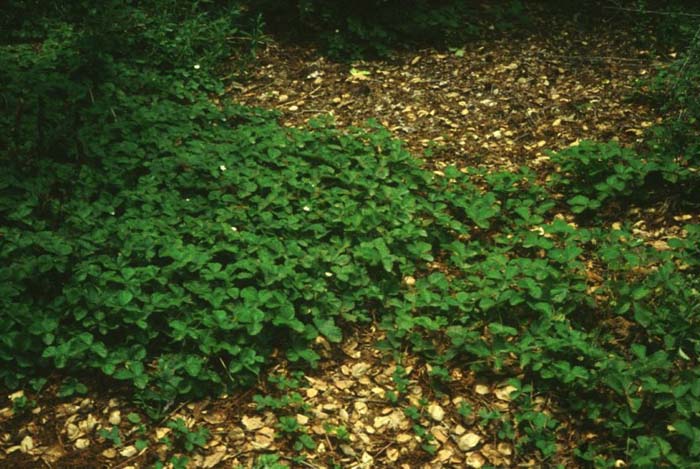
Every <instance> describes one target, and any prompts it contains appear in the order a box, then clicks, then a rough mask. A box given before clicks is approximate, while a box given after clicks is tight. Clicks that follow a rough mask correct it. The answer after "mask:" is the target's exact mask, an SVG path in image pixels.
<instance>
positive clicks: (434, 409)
mask: <svg viewBox="0 0 700 469" xmlns="http://www.w3.org/2000/svg"><path fill="white" fill-rule="evenodd" d="M428 414H430V418H432V419H433V420H435V421H436V422H442V419H443V418H445V411H444V410H443V408H442V407H440V406H439V405H438V404H430V405H429V406H428Z"/></svg>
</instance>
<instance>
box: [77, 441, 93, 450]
mask: <svg viewBox="0 0 700 469" xmlns="http://www.w3.org/2000/svg"><path fill="white" fill-rule="evenodd" d="M88 446H90V440H88V439H87V438H78V439H77V440H75V447H76V448H77V449H85V448H87V447H88Z"/></svg>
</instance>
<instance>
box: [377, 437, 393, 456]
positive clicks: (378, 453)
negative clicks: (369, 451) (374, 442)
mask: <svg viewBox="0 0 700 469" xmlns="http://www.w3.org/2000/svg"><path fill="white" fill-rule="evenodd" d="M392 446H394V442H393V441H390V442H389V443H387V444H386V445H384V447H383V448H381V449H380V450H379V451H377V452H376V453H374V459H376V458H378V457H379V456H380V455H381V454H382V453H383V452H384V451H386V450H387V449H389V448H391V447H392Z"/></svg>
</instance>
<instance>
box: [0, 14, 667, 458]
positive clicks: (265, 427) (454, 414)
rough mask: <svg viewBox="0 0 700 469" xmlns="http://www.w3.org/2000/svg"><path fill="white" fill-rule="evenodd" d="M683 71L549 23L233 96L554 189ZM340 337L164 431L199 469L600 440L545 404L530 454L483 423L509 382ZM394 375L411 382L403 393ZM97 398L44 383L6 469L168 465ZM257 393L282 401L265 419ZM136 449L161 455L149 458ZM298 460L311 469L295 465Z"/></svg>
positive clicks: (314, 68)
mask: <svg viewBox="0 0 700 469" xmlns="http://www.w3.org/2000/svg"><path fill="white" fill-rule="evenodd" d="M673 56H674V55H673V51H669V52H668V53H667V54H666V55H659V53H658V52H654V51H650V50H641V49H639V48H637V46H636V45H635V32H633V31H628V30H624V29H619V28H618V27H617V26H616V24H614V23H612V22H611V23H601V24H599V25H598V26H596V28H595V29H593V30H586V31H582V30H580V29H579V27H578V26H577V24H576V23H574V22H573V21H570V20H569V19H564V18H559V19H557V18H551V17H549V18H546V20H545V19H540V20H538V19H535V24H534V25H533V26H532V27H531V28H530V31H529V32H528V33H527V34H524V33H520V34H511V35H507V37H502V38H500V39H488V40H486V39H484V40H480V41H475V42H471V43H469V44H466V45H465V46H464V47H463V48H461V49H458V50H441V51H438V50H435V49H423V50H418V51H411V52H397V53H396V54H395V55H394V56H393V57H392V58H391V59H389V60H376V61H360V62H355V63H352V64H341V63H335V62H332V61H330V60H328V59H326V58H323V57H319V55H318V54H317V52H316V51H314V50H312V49H310V48H304V47H300V46H293V45H285V44H280V43H274V42H273V43H271V44H269V45H268V47H267V48H266V49H265V50H264V51H261V53H260V57H259V63H258V64H257V65H256V66H255V68H254V70H252V71H251V72H250V76H249V79H248V80H247V81H246V82H245V83H243V84H236V85H235V86H233V87H231V89H230V96H231V99H232V100H233V101H235V102H237V103H241V104H245V105H250V106H260V107H264V108H273V109H277V110H279V111H280V117H279V119H280V121H281V122H282V123H283V124H285V125H289V126H304V125H306V123H307V121H308V120H309V119H311V118H313V117H316V116H319V115H327V114H332V115H333V116H334V117H335V125H336V126H338V127H341V128H342V127H344V126H348V125H362V123H363V122H364V121H365V120H366V119H368V118H374V119H377V120H378V121H379V122H380V123H381V124H383V125H384V126H386V127H387V128H388V129H390V130H391V131H392V132H393V133H394V135H395V136H396V137H398V138H400V139H402V140H404V141H405V142H406V145H407V148H408V149H409V150H410V151H411V152H412V153H413V154H414V155H416V157H418V158H421V159H423V161H424V162H425V165H426V166H427V167H429V168H430V169H432V170H433V171H440V170H441V169H442V168H444V167H445V166H446V165H450V164H454V165H457V166H458V167H463V166H485V167H488V168H499V169H511V168H515V167H517V166H519V165H523V164H524V165H529V166H531V167H533V168H535V169H536V170H538V172H540V174H546V172H547V168H548V157H547V154H546V150H558V149H562V148H565V147H568V146H570V145H572V144H574V143H575V142H577V141H580V140H584V139H590V140H599V141H607V140H610V139H619V140H620V141H621V142H622V143H625V144H630V145H634V144H635V143H638V142H640V141H641V138H642V135H643V133H644V130H645V129H646V128H648V127H650V126H652V125H653V124H654V123H656V122H659V120H660V116H659V115H658V114H657V113H656V112H655V110H654V109H652V108H650V107H648V106H646V105H645V104H643V103H640V102H639V101H635V100H633V99H630V97H631V96H632V94H633V93H634V83H635V81H636V80H637V79H639V78H644V77H646V76H648V75H649V74H652V73H654V70H655V67H656V66H658V65H661V64H664V63H667V62H668V61H670V60H672V58H673ZM346 336H347V338H346V340H345V341H344V342H343V343H342V344H341V345H340V346H331V345H329V344H328V343H327V342H324V341H322V340H321V341H319V343H318V349H319V352H320V353H321V354H322V356H323V359H322V361H321V364H320V366H319V368H318V369H316V370H310V371H305V372H304V373H303V375H297V377H296V378H293V377H292V374H291V372H290V371H289V369H288V366H287V364H286V363H285V362H284V361H282V360H278V361H277V365H275V366H274V367H273V368H272V369H271V370H270V374H271V375H272V374H274V375H277V376H286V377H288V378H289V379H290V382H287V383H285V382H284V380H283V381H282V382H279V380H277V381H278V383H277V384H274V383H271V382H268V381H267V380H261V381H260V383H259V385H258V386H257V387H256V388H253V389H249V390H247V391H244V392H240V393H237V394H232V395H228V396H222V397H220V398H218V399H211V400H206V401H202V402H189V403H185V404H183V405H181V406H177V407H176V408H173V409H171V410H170V412H169V415H168V416H167V418H168V419H171V420H172V419H175V418H178V417H179V418H182V419H184V420H185V422H186V424H187V426H188V428H190V429H194V428H197V427H199V426H203V427H206V428H207V429H208V430H209V432H210V434H211V436H210V438H209V439H208V441H207V442H206V444H205V445H204V447H203V448H201V449H198V450H197V451H195V452H194V453H192V454H189V455H188V457H189V458H190V465H189V466H188V467H203V468H212V467H238V465H241V466H242V467H280V466H274V465H264V464H262V463H261V462H260V459H259V458H260V456H261V455H264V454H276V455H278V457H279V462H280V463H284V464H287V465H289V466H290V467H312V468H322V467H323V468H325V467H347V468H370V467H402V468H414V467H430V468H433V467H435V468H439V467H474V468H479V467H482V466H486V465H490V466H495V467H516V466H517V467H543V466H547V465H550V464H554V463H559V464H562V465H563V466H564V467H576V466H577V463H576V462H575V461H574V460H573V448H575V447H576V446H577V444H578V443H580V442H582V441H585V440H592V439H596V438H598V435H596V434H595V433H591V432H587V431H586V430H584V429H582V428H581V427H580V426H578V425H577V422H576V416H564V415H561V413H560V411H559V410H558V409H557V405H556V402H550V401H547V400H546V399H544V398H542V397H534V402H536V403H537V405H538V406H539V407H540V410H545V411H548V412H550V413H551V414H553V415H557V417H558V419H559V420H560V421H562V422H565V424H566V425H567V426H568V432H562V433H561V435H563V437H562V439H561V440H560V441H558V442H557V448H558V451H557V455H556V457H555V458H553V460H551V461H549V462H546V463H545V462H543V461H539V460H537V459H536V457H535V456H534V455H528V454H518V453H516V449H515V448H514V447H513V446H512V443H511V442H510V440H508V439H507V438H504V437H503V436H502V435H499V434H498V433H497V432H496V430H494V428H495V427H493V426H490V425H489V424H488V416H487V417H484V415H483V413H482V415H479V411H480V410H482V409H491V410H493V409H497V410H498V411H500V412H502V413H504V412H509V387H508V385H507V383H506V381H507V378H508V377H503V376H501V377H495V376H477V375H475V374H473V373H470V372H465V371H463V370H461V369H457V368H455V369H453V370H450V374H451V377H452V381H451V382H450V383H449V384H446V385H442V386H440V387H436V386H435V384H434V383H433V382H431V379H430V377H429V373H428V370H427V369H426V365H425V364H424V363H423V362H422V361H421V360H420V359H419V358H418V357H416V356H413V355H411V354H410V353H405V354H403V355H402V356H400V357H398V356H396V354H391V353H387V352H382V351H380V350H378V349H377V347H376V346H375V344H376V342H377V341H379V340H381V339H382V337H383V335H382V332H381V331H380V330H379V329H377V328H365V329H358V330H355V331H352V332H350V331H349V332H348V333H347V334H346ZM397 359H400V363H399V362H398V361H397ZM399 366H401V367H403V369H404V373H403V375H404V376H405V378H400V379H397V378H396V373H395V372H396V370H397V367H399ZM297 378H298V379H297ZM402 379H405V381H402ZM295 381H296V382H295ZM88 382H89V380H88ZM91 384H92V385H93V386H94V387H93V389H96V390H97V391H95V392H93V391H91V392H90V393H89V394H88V395H87V396H84V397H81V398H77V399H72V400H66V399H60V398H58V397H57V396H56V389H57V385H51V386H48V387H46V388H45V390H44V391H42V393H41V394H40V395H36V396H34V395H32V396H29V397H31V398H32V399H34V400H36V401H37V406H36V407H35V408H34V409H33V410H32V411H31V412H29V413H27V414H24V415H21V416H13V412H12V409H11V407H10V406H9V400H8V401H7V402H8V406H7V407H5V408H2V409H0V428H1V430H0V466H2V467H43V466H45V467H49V468H68V467H72V468H78V467H85V468H95V467H113V468H129V467H133V468H136V467H147V466H148V467H150V466H151V465H152V464H153V463H154V462H155V461H158V460H160V461H167V460H168V458H169V457H170V456H171V455H172V451H171V450H170V449H169V448H168V446H167V445H166V444H162V443H161V444H159V443H156V442H157V441H158V440H160V439H161V438H162V437H164V436H168V434H170V437H171V438H174V432H175V430H172V429H170V428H167V427H165V426H164V425H163V424H161V425H158V424H156V425H152V426H150V427H149V428H144V427H143V426H141V425H140V424H138V423H135V418H134V416H133V415H131V416H130V417H131V418H127V416H128V415H129V414H130V413H131V412H138V410H137V409H136V408H135V407H133V406H132V405H131V404H129V403H128V402H129V401H128V399H127V398H126V397H125V396H123V395H120V393H119V390H118V389H109V388H108V387H106V386H104V385H100V383H91ZM390 392H394V393H397V394H399V395H402V397H405V398H406V399H407V402H408V403H410V404H413V405H415V406H416V407H418V406H419V403H420V401H421V400H424V401H423V402H422V404H421V405H424V407H425V408H426V409H427V414H426V415H425V417H424V418H423V420H422V421H421V424H422V426H423V428H424V429H425V431H426V432H428V433H429V434H431V435H432V438H430V437H427V438H429V439H431V440H432V442H431V443H430V445H431V447H430V448H429V449H428V450H427V451H426V449H425V447H424V446H425V445H424V444H423V445H422V443H421V440H420V439H419V438H418V437H417V435H416V429H415V428H414V427H413V421H412V420H411V419H409V418H408V417H407V416H406V415H405V414H404V412H403V411H402V410H401V408H400V407H398V406H393V405H391V403H390V402H389V400H388V399H387V395H388V393H390ZM256 395H259V396H271V397H274V399H272V400H269V401H268V407H266V408H263V407H265V406H263V405H261V404H260V402H261V399H260V398H259V397H258V398H257V399H256V398H255V397H254V396H256ZM256 400H257V402H256ZM1 406H2V402H1V401H0V407H1ZM275 406H279V407H280V409H275V408H274V407H275ZM281 415H288V416H291V417H293V418H295V419H296V420H297V422H298V423H299V424H300V425H302V426H303V428H307V429H308V435H309V436H310V437H311V438H312V439H313V440H314V441H315V447H313V448H312V447H311V445H309V446H308V447H307V446H305V443H304V439H303V438H300V436H301V434H300V433H293V432H290V433H289V435H287V436H284V437H282V438H280V437H278V436H277V435H278V433H279V432H278V422H279V417H280V416H281ZM164 420H165V419H164ZM100 426H101V427H103V428H111V427H112V426H116V427H118V428H119V429H120V430H121V432H122V435H126V437H125V438H122V440H123V442H122V445H121V446H117V447H115V445H114V444H113V442H111V441H108V440H107V439H105V438H104V436H100V435H99V433H98V432H96V431H95V430H96V429H97V428H99V427H100ZM137 439H143V440H150V444H149V445H148V446H147V447H146V448H143V449H141V448H139V447H137V445H135V442H136V440H137ZM425 441H427V440H426V438H424V439H423V442H425ZM301 454H303V455H305V458H304V459H303V461H302V460H300V459H296V458H297V457H298V456H299V455H301ZM256 461H257V463H258V466H255V464H256Z"/></svg>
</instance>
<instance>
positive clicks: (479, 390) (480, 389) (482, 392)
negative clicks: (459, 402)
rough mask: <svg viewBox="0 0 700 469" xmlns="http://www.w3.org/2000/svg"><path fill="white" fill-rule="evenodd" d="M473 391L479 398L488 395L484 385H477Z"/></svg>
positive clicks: (486, 387)
mask: <svg viewBox="0 0 700 469" xmlns="http://www.w3.org/2000/svg"><path fill="white" fill-rule="evenodd" d="M474 391H476V393H477V394H479V395H481V396H485V395H486V394H488V393H489V387H488V386H486V385H485V384H477V385H476V386H475V387H474Z"/></svg>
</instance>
